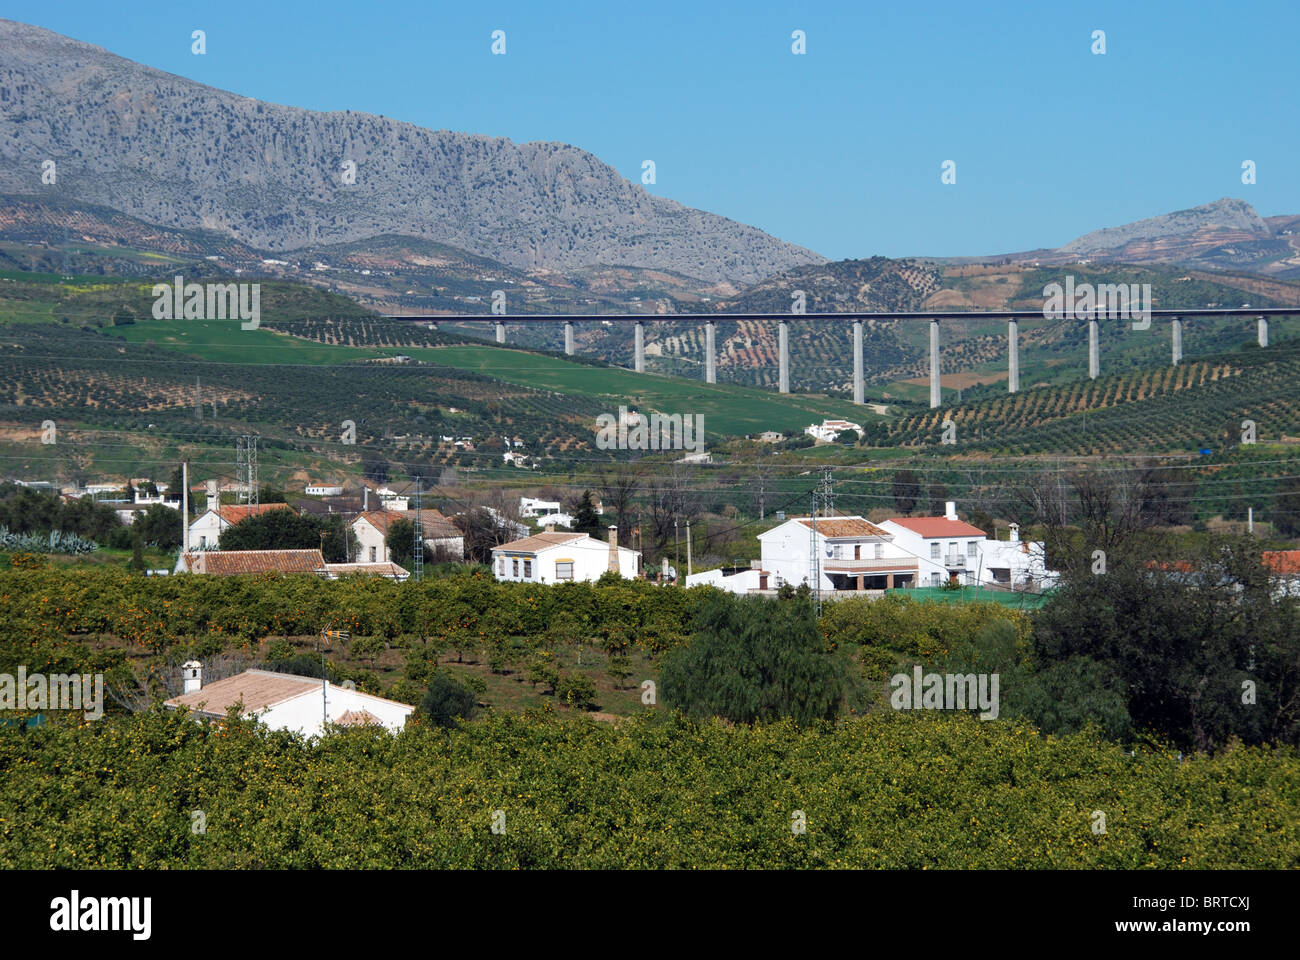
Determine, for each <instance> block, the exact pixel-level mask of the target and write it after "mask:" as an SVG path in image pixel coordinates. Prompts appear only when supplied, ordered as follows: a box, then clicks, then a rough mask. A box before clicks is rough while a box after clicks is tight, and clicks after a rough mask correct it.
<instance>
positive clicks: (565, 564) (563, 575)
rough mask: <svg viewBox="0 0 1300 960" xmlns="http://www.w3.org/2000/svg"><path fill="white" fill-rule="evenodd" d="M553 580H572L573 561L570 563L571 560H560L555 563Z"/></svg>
mask: <svg viewBox="0 0 1300 960" xmlns="http://www.w3.org/2000/svg"><path fill="white" fill-rule="evenodd" d="M555 579H556V580H572V579H573V561H572V560H560V561H557V562H556V564H555Z"/></svg>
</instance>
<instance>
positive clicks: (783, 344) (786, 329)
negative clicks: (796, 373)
mask: <svg viewBox="0 0 1300 960" xmlns="http://www.w3.org/2000/svg"><path fill="white" fill-rule="evenodd" d="M777 350H778V354H779V355H778V358H777V359H778V363H779V365H780V366H779V369H778V372H777V389H778V390H780V391H781V393H789V392H790V324H789V323H787V322H786V321H784V320H782V321H781V322H780V324H779V325H778V328H777Z"/></svg>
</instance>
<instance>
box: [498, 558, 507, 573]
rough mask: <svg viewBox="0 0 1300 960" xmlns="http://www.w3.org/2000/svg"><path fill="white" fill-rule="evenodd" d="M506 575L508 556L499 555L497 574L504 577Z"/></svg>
mask: <svg viewBox="0 0 1300 960" xmlns="http://www.w3.org/2000/svg"><path fill="white" fill-rule="evenodd" d="M505 575H506V558H505V557H497V576H498V577H504V576H505Z"/></svg>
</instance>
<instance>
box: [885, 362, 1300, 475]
mask: <svg viewBox="0 0 1300 960" xmlns="http://www.w3.org/2000/svg"><path fill="white" fill-rule="evenodd" d="M980 396H982V397H984V398H983V399H972V400H970V401H967V402H965V403H960V404H956V403H949V404H946V405H944V406H943V407H941V408H939V409H937V410H926V411H925V412H918V413H913V414H911V415H906V416H902V417H899V418H898V419H896V420H895V421H893V422H892V423H890V424H889V425H888V426H884V425H881V426H878V427H876V428H875V430H876V432H875V434H874V436H873V437H872V441H871V442H873V443H878V444H880V445H903V446H912V447H915V446H927V445H932V444H939V443H940V441H941V439H942V437H941V434H942V430H943V422H944V421H945V420H951V421H952V423H953V424H954V425H955V427H956V444H955V446H953V447H945V450H949V449H950V450H953V451H960V452H974V451H987V452H993V451H997V452H1002V453H1010V454H1042V453H1059V454H1065V455H1070V454H1076V455H1092V454H1103V453H1114V454H1128V453H1138V452H1151V451H1161V452H1182V453H1186V452H1190V453H1196V452H1197V451H1198V450H1200V449H1202V448H1210V449H1212V450H1215V451H1222V450H1223V449H1225V448H1233V447H1236V446H1238V445H1240V444H1241V437H1242V429H1243V428H1242V421H1243V420H1253V421H1255V423H1256V428H1257V438H1258V441H1259V442H1260V443H1292V442H1296V443H1300V342H1288V343H1286V344H1283V345H1280V346H1276V347H1270V348H1269V349H1267V350H1261V349H1259V348H1254V349H1244V350H1241V351H1238V352H1235V353H1230V354H1219V355H1216V356H1213V357H1209V358H1205V359H1202V360H1195V361H1189V362H1186V363H1183V364H1181V365H1179V366H1177V367H1174V366H1163V367H1148V368H1142V369H1132V370H1125V371H1123V372H1119V373H1113V374H1109V375H1105V376H1101V377H1098V378H1097V379H1096V380H1093V381H1089V380H1081V381H1075V382H1073V383H1068V384H1062V385H1059V386H1050V387H1040V388H1037V389H1029V390H1022V391H1021V392H1020V393H1016V394H1005V393H998V392H996V391H994V390H992V389H986V390H985V391H983V393H982V394H981V395H980Z"/></svg>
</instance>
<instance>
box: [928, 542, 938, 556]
mask: <svg viewBox="0 0 1300 960" xmlns="http://www.w3.org/2000/svg"><path fill="white" fill-rule="evenodd" d="M930 559H931V560H938V559H939V543H938V541H935V542H934V543H932V544H930Z"/></svg>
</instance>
